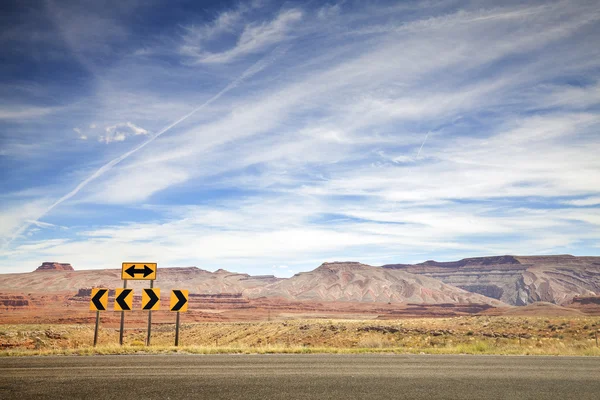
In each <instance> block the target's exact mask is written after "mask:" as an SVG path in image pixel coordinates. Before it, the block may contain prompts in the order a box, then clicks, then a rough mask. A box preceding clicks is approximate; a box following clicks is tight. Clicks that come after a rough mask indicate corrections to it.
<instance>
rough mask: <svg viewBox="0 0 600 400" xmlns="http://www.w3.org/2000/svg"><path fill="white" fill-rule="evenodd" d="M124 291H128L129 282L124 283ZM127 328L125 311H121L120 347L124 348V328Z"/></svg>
mask: <svg viewBox="0 0 600 400" xmlns="http://www.w3.org/2000/svg"><path fill="white" fill-rule="evenodd" d="M123 289H127V281H123ZM124 326H125V311H124V310H122V311H121V327H120V329H119V345H121V346H123V328H124Z"/></svg>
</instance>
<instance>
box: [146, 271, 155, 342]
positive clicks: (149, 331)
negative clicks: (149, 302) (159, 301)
mask: <svg viewBox="0 0 600 400" xmlns="http://www.w3.org/2000/svg"><path fill="white" fill-rule="evenodd" d="M153 287H154V281H150V289H152V288H153ZM151 333H152V309H150V310H149V311H148V336H147V338H146V346H150V335H151Z"/></svg>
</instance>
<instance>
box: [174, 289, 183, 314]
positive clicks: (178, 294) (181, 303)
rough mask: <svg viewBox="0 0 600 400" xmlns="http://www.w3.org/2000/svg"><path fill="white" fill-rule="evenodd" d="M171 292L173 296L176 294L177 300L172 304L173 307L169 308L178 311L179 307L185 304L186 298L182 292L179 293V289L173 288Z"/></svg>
mask: <svg viewBox="0 0 600 400" xmlns="http://www.w3.org/2000/svg"><path fill="white" fill-rule="evenodd" d="M173 293H174V294H175V296H177V299H178V300H179V301H178V302H177V304H175V305H174V306H173V308H171V311H179V310H181V307H183V306H185V303H187V299H186V298H185V296H184V295H183V293H181V290H173Z"/></svg>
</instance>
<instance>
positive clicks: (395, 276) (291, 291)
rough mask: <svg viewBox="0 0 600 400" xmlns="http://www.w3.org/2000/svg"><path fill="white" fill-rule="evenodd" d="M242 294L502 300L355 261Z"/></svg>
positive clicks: (428, 301)
mask: <svg viewBox="0 0 600 400" xmlns="http://www.w3.org/2000/svg"><path fill="white" fill-rule="evenodd" d="M245 294H247V295H248V296H250V297H257V296H266V297H282V298H286V299H295V300H316V301H355V302H356V301H358V302H390V303H417V304H440V303H460V304H468V303H480V304H491V305H496V306H498V305H501V304H502V303H501V302H500V301H495V300H493V299H490V298H489V297H485V296H481V295H478V294H474V293H470V292H468V291H465V290H462V289H459V288H456V287H454V286H450V285H447V284H444V283H443V282H441V281H439V280H437V279H433V278H430V277H426V276H420V275H416V274H411V273H409V272H406V271H400V270H393V269H383V268H379V267H372V266H369V265H365V264H360V263H357V262H333V263H324V264H322V265H321V266H320V267H318V268H317V269H315V270H313V271H310V272H303V273H299V274H296V275H294V276H293V277H291V278H289V279H282V280H280V281H278V282H274V283H271V284H268V285H265V286H262V287H255V288H253V289H247V290H246V291H245Z"/></svg>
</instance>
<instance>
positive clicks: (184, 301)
mask: <svg viewBox="0 0 600 400" xmlns="http://www.w3.org/2000/svg"><path fill="white" fill-rule="evenodd" d="M188 296H189V291H188V290H171V304H170V307H169V310H170V311H179V312H186V311H187V308H188Z"/></svg>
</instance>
